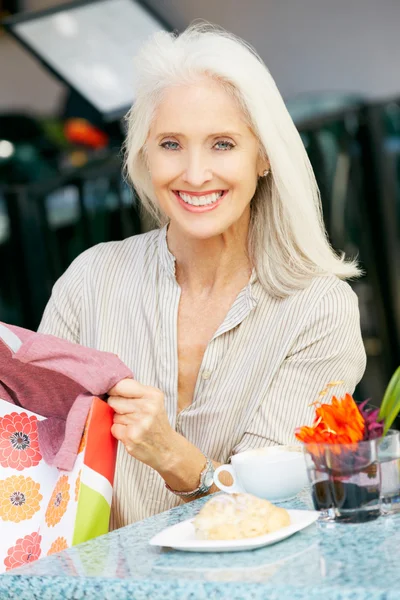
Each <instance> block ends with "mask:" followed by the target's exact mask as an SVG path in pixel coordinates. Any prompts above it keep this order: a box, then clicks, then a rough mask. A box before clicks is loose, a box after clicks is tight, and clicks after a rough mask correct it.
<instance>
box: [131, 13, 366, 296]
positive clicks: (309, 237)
mask: <svg viewBox="0 0 400 600" xmlns="http://www.w3.org/2000/svg"><path fill="white" fill-rule="evenodd" d="M136 69H137V80H136V99H135V102H134V104H133V106H132V108H131V110H130V111H129V113H128V115H127V117H126V119H127V126H128V132H127V139H126V143H125V158H126V160H125V167H126V171H127V173H128V176H129V178H130V180H131V182H132V184H133V186H134V188H135V190H136V192H137V194H138V196H139V198H140V200H141V202H142V204H143V206H144V207H145V209H147V210H148V211H149V213H150V214H151V215H152V217H153V218H155V220H156V222H157V224H158V225H162V224H165V223H166V222H167V218H166V216H165V215H164V214H163V213H162V212H161V210H160V208H159V205H158V202H157V198H156V197H155V194H154V191H153V188H152V184H151V179H150V174H149V171H148V168H147V159H146V153H145V144H146V140H147V137H148V133H149V129H150V126H151V122H152V119H153V117H154V114H155V110H156V108H157V106H158V104H159V102H160V101H161V99H162V94H163V91H164V90H166V89H167V88H169V87H171V86H177V85H188V84H191V83H196V81H198V80H199V76H200V77H201V76H203V77H204V76H209V77H211V78H213V79H214V80H216V81H218V82H220V83H221V85H223V86H224V88H225V89H226V90H227V91H228V92H229V93H231V94H233V97H234V98H235V99H236V100H237V101H238V102H239V105H240V107H241V109H242V110H243V113H244V116H245V118H246V120H247V122H248V124H249V126H250V127H251V129H252V131H253V132H254V134H255V135H256V136H257V138H258V140H259V143H260V153H261V156H264V157H267V158H268V161H269V163H270V168H271V173H270V174H269V175H268V176H267V177H261V178H260V179H259V180H258V184H257V188H256V191H255V194H254V197H253V198H252V200H251V217H250V229H249V237H248V245H249V256H250V258H251V260H252V263H253V265H254V267H255V269H256V272H257V275H258V278H259V281H260V282H261V284H262V285H263V286H264V287H265V288H266V290H267V291H268V292H269V293H270V294H271V295H273V296H275V297H285V296H287V295H289V294H291V293H293V292H294V291H295V290H298V289H300V288H304V287H306V286H307V285H308V284H309V282H310V281H311V279H312V278H313V277H315V276H317V275H318V276H324V275H330V274H334V275H336V276H338V277H340V278H341V279H346V278H350V277H358V276H359V275H360V274H361V271H360V269H359V268H358V266H357V264H356V262H355V261H345V258H344V255H343V254H342V255H341V256H338V255H337V254H336V253H335V252H334V250H333V249H332V247H331V246H330V244H329V242H328V238H327V234H326V230H325V227H324V223H323V218H322V209H321V200H320V196H319V191H318V186H317V183H316V180H315V177H314V173H313V170H312V167H311V164H310V161H309V159H308V156H307V152H306V150H305V148H304V145H303V142H302V140H301V138H300V135H299V133H298V131H297V129H296V127H295V125H294V123H293V121H292V119H291V117H290V115H289V113H288V111H287V109H286V106H285V104H284V102H283V99H282V97H281V95H280V93H279V91H278V89H277V87H276V84H275V82H274V80H273V79H272V77H271V75H270V73H269V71H268V69H267V68H266V66H265V64H264V63H263V61H262V59H261V58H260V57H259V55H258V54H257V53H256V51H255V50H254V49H253V48H252V47H251V46H250V45H249V44H248V43H247V42H245V41H243V40H241V39H240V38H238V37H237V36H235V35H233V34H232V33H229V32H227V31H225V30H223V29H221V28H220V27H218V26H216V25H212V24H210V23H205V22H203V21H202V22H200V23H199V22H195V23H193V24H192V25H191V26H189V27H188V28H187V29H186V30H185V31H184V32H183V33H181V34H180V35H178V34H177V33H169V32H166V31H159V32H157V33H156V34H154V35H153V36H152V37H151V38H150V39H149V40H148V41H147V42H146V43H145V44H144V45H143V47H142V49H141V51H140V53H139V55H138V56H137V58H136Z"/></svg>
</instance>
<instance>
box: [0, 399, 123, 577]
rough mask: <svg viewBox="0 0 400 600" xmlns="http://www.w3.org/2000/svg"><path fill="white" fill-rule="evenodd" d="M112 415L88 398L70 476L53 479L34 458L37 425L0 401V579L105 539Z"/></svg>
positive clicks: (55, 474) (113, 445) (56, 473)
mask: <svg viewBox="0 0 400 600" xmlns="http://www.w3.org/2000/svg"><path fill="white" fill-rule="evenodd" d="M113 413H114V411H113V410H112V409H111V408H110V407H109V406H108V404H107V403H106V402H104V401H103V400H101V399H100V398H97V397H93V400H92V404H91V408H90V412H89V415H88V418H87V421H86V425H85V429H84V432H83V436H82V440H81V444H80V448H79V452H78V455H77V458H76V460H75V464H74V466H73V469H72V470H71V471H60V470H58V469H57V468H56V467H53V466H50V465H48V464H47V463H46V462H45V461H44V460H43V457H42V455H41V453H40V448H39V443H38V431H37V424H38V422H39V421H41V420H43V419H44V417H42V416H41V415H38V414H35V413H33V412H31V411H29V410H26V409H24V408H21V407H19V406H16V405H14V404H11V403H10V402H7V401H5V400H0V572H3V571H8V570H10V569H13V568H15V567H19V566H22V565H23V564H26V563H29V562H32V561H34V560H37V559H38V558H41V557H44V556H48V555H50V554H53V553H55V552H59V551H61V550H64V549H65V548H68V547H70V546H73V545H76V544H80V543H81V542H85V541H87V540H90V539H92V538H94V537H96V536H98V535H102V534H104V533H107V531H108V525H109V518H110V509H111V499H112V486H113V479H114V470H115V461H116V452H117V441H116V440H115V438H114V437H113V436H112V434H111V426H112V423H113Z"/></svg>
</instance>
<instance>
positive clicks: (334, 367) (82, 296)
mask: <svg viewBox="0 0 400 600" xmlns="http://www.w3.org/2000/svg"><path fill="white" fill-rule="evenodd" d="M179 298H180V287H179V285H178V283H177V282H176V279H175V259H174V257H173V256H172V254H171V253H170V252H169V250H168V246H167V241H166V228H163V229H161V230H154V231H151V232H149V233H145V234H142V235H138V236H135V237H131V238H129V239H126V240H123V241H119V242H109V243H105V244H99V245H98V246H95V247H93V248H90V249H89V250H87V251H86V252H84V253H83V254H81V255H80V256H79V257H78V258H77V259H76V260H75V261H74V262H73V263H72V265H71V266H70V267H69V269H68V270H67V271H66V272H65V273H64V275H63V276H62V277H61V278H60V279H59V280H58V281H57V283H56V284H55V286H54V288H53V293H52V296H51V299H50V301H49V303H48V305H47V307H46V310H45V313H44V316H43V320H42V322H41V325H40V331H42V332H44V333H51V334H53V335H57V336H60V337H63V338H66V339H69V340H72V341H75V342H79V343H81V344H83V345H85V346H89V347H91V348H97V349H99V350H106V351H108V352H114V353H115V354H117V355H118V356H119V357H120V358H121V359H122V360H123V361H124V362H125V363H126V364H127V365H128V366H129V367H130V368H131V369H132V372H133V373H134V376H135V377H136V379H137V380H138V381H140V382H141V383H143V384H145V385H149V386H154V387H157V388H159V389H160V390H162V391H163V392H164V394H165V407H166V411H167V414H168V418H169V421H170V423H171V426H172V427H173V428H175V429H176V431H178V432H179V433H181V434H182V435H184V436H185V437H186V438H187V439H188V440H189V441H190V442H192V443H193V444H194V445H195V446H197V447H198V448H200V450H201V451H202V452H204V454H205V455H207V456H209V457H210V458H212V459H214V460H216V461H218V462H226V461H227V460H229V458H230V456H231V455H232V454H233V453H237V452H241V451H243V450H246V449H248V448H256V447H261V446H266V445H272V444H286V443H291V442H293V441H294V439H295V438H294V435H293V432H294V429H295V427H296V426H299V425H303V424H310V423H311V421H312V418H313V414H314V408H313V407H310V403H311V402H312V401H313V400H315V399H316V397H317V395H318V392H319V391H320V390H322V389H323V388H324V387H325V385H326V384H327V383H328V382H329V381H332V380H342V381H344V384H343V386H340V387H338V388H335V389H334V393H337V394H341V393H343V392H344V391H347V392H350V393H352V392H353V390H354V388H355V386H356V384H357V383H358V381H359V380H360V379H361V376H362V374H363V372H364V369H365V352H364V347H363V343H362V339H361V333H360V317H359V310H358V301H357V297H356V295H355V294H354V292H353V291H352V290H351V288H350V286H349V285H348V284H347V283H344V282H343V281H340V280H339V279H337V278H336V277H334V276H327V277H317V278H315V279H314V280H313V281H312V282H311V284H310V285H309V287H308V288H306V289H305V290H301V291H298V292H296V293H295V294H294V295H291V296H289V297H287V298H285V299H283V300H282V299H276V298H272V297H271V296H270V295H269V294H267V293H266V291H265V290H264V288H263V287H262V286H261V284H260V283H259V281H258V280H257V277H256V276H255V275H253V276H252V277H251V279H250V282H249V284H248V285H247V286H246V287H244V288H243V289H242V291H241V292H240V293H239V295H238V296H237V298H236V300H235V302H234V303H233V305H232V306H231V308H230V310H229V312H228V314H227V315H226V317H225V320H224V321H223V323H221V325H220V326H219V328H218V330H217V331H216V332H215V334H214V336H213V338H212V339H211V341H210V342H209V344H208V346H207V348H206V351H205V354H204V357H203V361H202V364H201V367H200V371H199V374H198V378H197V382H196V386H195V391H194V396H193V402H192V404H191V405H190V406H188V407H187V408H185V409H184V410H183V411H182V412H180V413H179V414H177V389H178V358H177V356H178V352H177V317H178V305H179ZM179 503H180V500H179V498H177V497H176V496H174V494H172V493H171V492H169V491H168V490H166V489H165V487H164V482H163V480H162V478H161V477H160V476H159V474H158V473H157V472H156V471H154V470H152V469H151V468H150V467H148V466H147V465H144V464H142V463H140V462H139V461H137V460H136V459H134V458H133V457H132V456H130V455H129V454H128V453H127V452H126V450H125V448H124V447H123V446H122V444H119V448H118V458H117V469H116V477H115V485H114V498H113V505H112V525H111V526H112V528H117V527H121V526H123V525H126V524H128V523H132V522H134V521H137V520H139V519H143V518H145V517H148V516H150V515H153V514H155V513H158V512H161V511H163V510H167V509H169V508H172V507H173V506H176V505H177V504H179Z"/></svg>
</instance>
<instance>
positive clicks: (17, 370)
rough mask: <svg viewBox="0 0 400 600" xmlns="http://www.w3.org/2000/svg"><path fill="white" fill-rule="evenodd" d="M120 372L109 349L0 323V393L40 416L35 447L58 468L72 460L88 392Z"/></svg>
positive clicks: (124, 370)
mask: <svg viewBox="0 0 400 600" xmlns="http://www.w3.org/2000/svg"><path fill="white" fill-rule="evenodd" d="M126 377H133V375H132V372H131V371H130V369H128V367H127V366H126V365H125V364H124V363H123V362H122V361H121V360H120V359H119V358H118V356H116V355H115V354H111V353H110V352H101V351H100V350H93V349H91V348H86V347H85V346H80V345H79V344H74V343H72V342H68V341H66V340H63V339H61V338H57V337H55V336H53V335H43V334H41V333H35V332H33V331H29V330H28V329H22V328H21V327H16V326H15V325H6V324H5V323H1V322H0V398H2V399H4V400H7V401H8V402H11V403H13V404H17V405H18V406H22V407H23V408H26V409H27V410H30V411H32V412H35V413H37V414H40V415H42V416H43V417H46V419H44V420H43V421H40V422H39V423H38V431H39V445H40V451H41V453H42V456H43V458H44V460H45V461H46V462H47V463H48V464H50V465H54V466H56V467H58V468H59V469H63V470H67V471H70V470H71V469H72V467H73V465H74V462H75V458H76V455H77V452H78V448H79V444H80V440H81V437H82V433H83V430H84V427H85V422H86V419H87V416H88V412H89V409H90V406H91V403H92V398H93V396H100V397H101V396H103V395H104V394H106V393H107V392H108V390H109V389H110V388H112V387H113V386H114V385H116V384H117V383H118V382H119V381H121V379H124V378H126Z"/></svg>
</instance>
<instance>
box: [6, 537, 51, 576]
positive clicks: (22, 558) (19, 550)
mask: <svg viewBox="0 0 400 600" xmlns="http://www.w3.org/2000/svg"><path fill="white" fill-rule="evenodd" d="M41 541H42V537H41V536H40V535H39V534H38V533H37V532H34V533H31V534H30V535H26V536H25V537H24V538H20V539H18V540H17V543H16V544H15V546H11V548H9V549H8V551H7V556H6V558H5V559H4V564H5V566H6V571H9V570H10V569H15V567H21V566H22V565H26V564H27V563H30V562H32V561H34V560H37V559H38V558H39V556H40V554H41V552H42V549H41V548H40V542H41Z"/></svg>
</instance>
